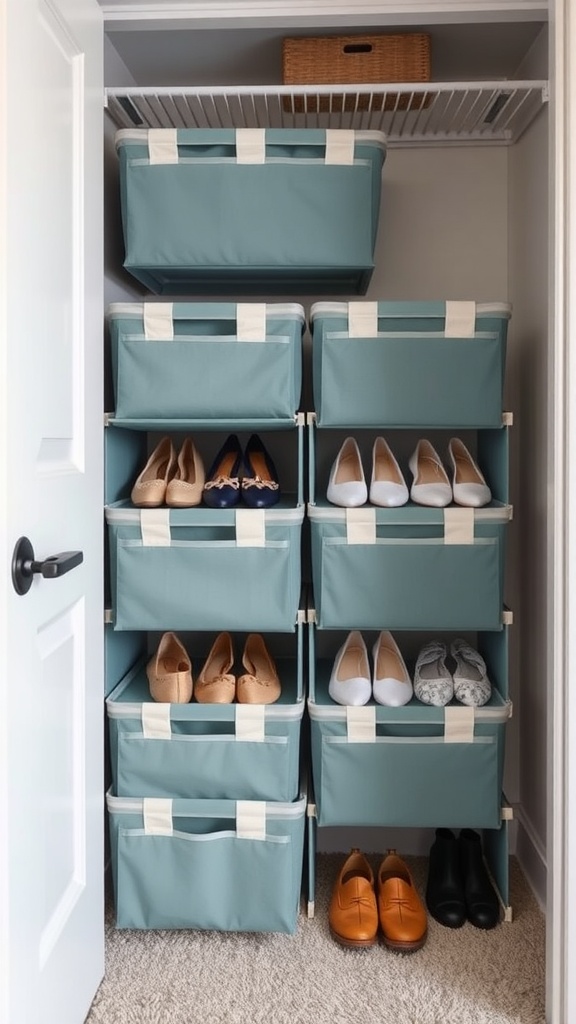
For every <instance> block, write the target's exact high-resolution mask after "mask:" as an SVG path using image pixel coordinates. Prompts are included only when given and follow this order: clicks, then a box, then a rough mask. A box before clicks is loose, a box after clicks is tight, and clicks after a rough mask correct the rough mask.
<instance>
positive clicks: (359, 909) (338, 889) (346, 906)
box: [328, 850, 378, 947]
mask: <svg viewBox="0 0 576 1024" xmlns="http://www.w3.org/2000/svg"><path fill="white" fill-rule="evenodd" d="M328 922H329V925H330V932H331V935H332V938H334V939H336V942H339V943H340V944H341V945H343V946H358V947H363V946H373V945H374V943H375V942H376V939H377V935H378V908H377V905H376V894H375V892H374V874H373V871H372V868H371V867H370V865H369V863H368V861H367V860H366V858H365V856H364V854H362V853H360V850H352V852H351V853H350V856H349V857H348V858H347V860H346V861H345V862H344V865H343V867H342V870H341V871H340V874H339V875H338V878H337V879H336V883H335V885H334V889H333V891H332V899H331V901H330V910H329V914H328Z"/></svg>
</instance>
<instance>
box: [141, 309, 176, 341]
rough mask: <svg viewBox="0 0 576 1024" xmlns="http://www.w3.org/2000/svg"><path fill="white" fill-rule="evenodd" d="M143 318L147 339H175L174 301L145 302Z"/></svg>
mask: <svg viewBox="0 0 576 1024" xmlns="http://www.w3.org/2000/svg"><path fill="white" fill-rule="evenodd" d="M143 319H144V337H145V339H146V341H174V304H173V303H172V302H145V303H144V317H143Z"/></svg>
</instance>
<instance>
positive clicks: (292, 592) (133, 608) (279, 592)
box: [105, 501, 304, 632]
mask: <svg viewBox="0 0 576 1024" xmlns="http://www.w3.org/2000/svg"><path fill="white" fill-rule="evenodd" d="M105 511H106V522H107V524H108V535H109V551H110V588H111V597H112V617H113V624H114V628H115V629H141V630H165V629H169V630H221V629H229V630H244V629H245V630H258V631H260V632H273V631H274V630H278V631H291V630H293V629H294V625H295V622H296V616H297V612H298V605H299V601H300V588H301V568H300V535H301V530H302V521H303V518H304V507H303V506H302V505H297V506H296V507H294V506H287V505H286V506H285V505H283V503H280V504H279V505H277V506H275V507H274V508H272V509H266V510H263V509H216V510H214V509H209V508H201V507H198V508H190V509H168V508H159V509H137V508H134V507H133V506H132V505H131V504H130V502H127V501H119V502H115V503H113V504H112V505H108V506H107V507H106V510H105Z"/></svg>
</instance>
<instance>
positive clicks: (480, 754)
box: [308, 700, 512, 828]
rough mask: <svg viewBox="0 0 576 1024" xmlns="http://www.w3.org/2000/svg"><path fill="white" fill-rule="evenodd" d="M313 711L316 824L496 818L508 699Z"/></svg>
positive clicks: (490, 823)
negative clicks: (479, 704)
mask: <svg viewBox="0 0 576 1024" xmlns="http://www.w3.org/2000/svg"><path fill="white" fill-rule="evenodd" d="M308 711H309V715H310V719H311V732H312V766H313V778H314V792H315V797H316V803H317V807H318V812H317V813H318V821H319V824H324V825H336V824H337V825H344V824H362V825H377V824H387V825H398V826H420V827H428V826H429V827H433V826H434V827H439V826H445V827H466V826H469V827H477V828H497V827H498V826H499V824H500V800H501V790H502V774H503V765H504V731H503V730H504V727H505V723H506V722H507V720H508V718H509V717H510V715H511V711H512V706H511V704H510V702H509V701H501V704H500V706H497V707H490V708H468V707H461V706H458V707H456V706H448V707H445V708H428V707H423V706H422V707H420V706H419V707H416V706H414V705H412V704H411V705H409V706H406V707H403V708H398V709H387V708H383V707H375V706H374V705H365V706H363V707H346V708H336V707H327V706H324V705H322V706H320V705H317V704H315V703H314V702H313V701H312V700H309V701H308ZM399 778H402V779H403V780H404V783H405V784H404V785H403V787H402V800H401V801H399V800H398V779H399Z"/></svg>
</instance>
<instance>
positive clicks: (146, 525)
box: [140, 508, 171, 548]
mask: <svg viewBox="0 0 576 1024" xmlns="http://www.w3.org/2000/svg"><path fill="white" fill-rule="evenodd" d="M140 534H141V536H142V547H145V548H169V547H170V543H171V536H170V509H169V508H147V509H141V510H140Z"/></svg>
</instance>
